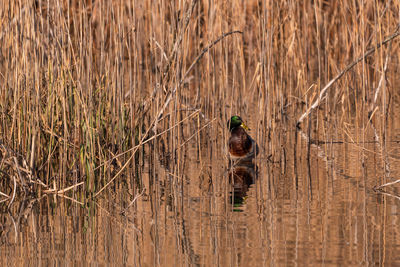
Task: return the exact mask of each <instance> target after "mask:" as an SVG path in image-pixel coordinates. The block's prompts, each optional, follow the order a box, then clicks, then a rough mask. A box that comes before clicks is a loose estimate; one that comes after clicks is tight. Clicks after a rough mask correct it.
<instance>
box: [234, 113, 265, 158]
mask: <svg viewBox="0 0 400 267" xmlns="http://www.w3.org/2000/svg"><path fill="white" fill-rule="evenodd" d="M228 129H229V131H230V133H231V136H230V137H229V142H228V146H229V156H230V158H231V159H233V160H237V159H240V160H241V161H243V160H251V159H252V158H254V156H255V155H256V154H257V153H258V146H257V143H256V141H254V140H253V138H251V137H250V135H248V134H247V132H246V130H247V131H248V130H249V128H248V127H247V126H246V124H244V122H243V120H242V118H240V117H239V116H236V115H235V116H232V117H231V119H230V120H229V121H228Z"/></svg>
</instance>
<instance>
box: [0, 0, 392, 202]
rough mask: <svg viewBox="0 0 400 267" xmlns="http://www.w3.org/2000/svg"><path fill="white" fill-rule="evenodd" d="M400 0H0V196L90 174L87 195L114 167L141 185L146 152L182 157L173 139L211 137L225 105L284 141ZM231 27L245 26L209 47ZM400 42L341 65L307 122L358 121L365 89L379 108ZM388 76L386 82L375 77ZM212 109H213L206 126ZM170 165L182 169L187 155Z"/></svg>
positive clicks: (270, 140) (366, 99)
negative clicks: (334, 116) (384, 0)
mask: <svg viewBox="0 0 400 267" xmlns="http://www.w3.org/2000/svg"><path fill="white" fill-rule="evenodd" d="M399 8H400V6H399V4H398V3H397V2H396V1H393V2H387V3H381V2H379V1H366V2H365V4H363V5H361V4H359V3H358V2H354V1H345V2H341V3H336V2H333V3H327V2H318V1H317V2H314V3H311V2H306V1H305V2H285V1H283V2H279V3H277V2H273V1H272V2H268V1H229V2H224V1H222V2H216V3H214V2H208V1H200V0H187V1H173V2H170V1H128V2H124V3H121V2H120V1H105V0H98V1H30V2H28V3H26V2H25V1H14V2H13V1H11V2H10V3H3V5H2V7H1V10H0V17H1V25H2V27H1V29H2V30H1V32H0V42H1V46H0V49H1V51H0V52H1V53H0V73H1V75H0V123H1V131H0V145H1V146H2V150H1V153H2V154H1V156H2V159H1V162H0V164H1V165H0V170H1V174H0V175H1V177H2V178H3V179H1V181H2V182H1V186H0V191H1V192H3V193H2V196H3V195H4V196H5V198H6V199H7V200H8V201H9V200H10V199H11V196H12V195H13V192H14V195H15V194H16V195H18V193H21V192H25V191H30V192H34V193H36V194H41V193H43V192H45V191H46V190H50V189H49V188H52V190H50V191H51V192H54V190H55V191H59V190H62V189H63V188H68V187H69V186H73V185H77V184H80V183H81V182H82V181H84V182H85V183H84V187H83V188H82V191H81V192H82V193H83V194H81V195H80V197H83V198H85V197H91V196H94V195H98V193H99V192H101V191H102V190H103V189H105V188H107V185H109V184H111V183H110V182H113V181H115V179H116V178H118V177H124V179H125V180H127V181H131V182H132V186H133V188H134V190H136V189H138V190H137V192H141V191H142V190H141V187H142V181H141V179H140V175H139V174H140V172H141V170H142V168H143V165H144V161H145V159H148V158H150V160H154V159H155V155H156V154H157V155H158V154H161V155H163V157H165V158H167V161H166V164H167V165H170V162H175V163H176V162H178V163H179V162H180V160H182V159H183V158H184V157H185V154H184V151H182V149H178V148H179V147H181V145H182V144H185V142H186V141H187V139H188V138H189V137H191V136H196V138H195V139H196V140H197V142H198V144H199V145H198V149H199V150H200V149H202V148H201V146H205V147H209V146H212V145H215V143H212V142H213V141H212V140H214V139H213V138H215V136H221V128H219V127H218V126H217V125H225V121H226V120H227V118H229V117H230V116H231V115H232V114H233V113H240V114H245V115H244V116H245V117H246V114H247V116H248V117H250V116H249V114H252V116H251V117H252V120H253V122H254V125H255V126H256V130H257V139H258V140H259V143H260V144H262V147H263V152H264V153H265V154H279V153H280V152H279V151H280V146H279V145H278V144H279V143H281V142H283V138H284V136H283V134H282V132H281V129H283V128H287V127H289V126H290V125H291V126H293V125H295V123H296V121H297V119H298V118H300V115H301V114H302V113H303V112H305V111H306V110H307V109H309V108H310V107H312V106H311V105H312V103H313V102H314V101H315V100H316V98H317V97H318V95H319V94H320V90H321V89H322V88H323V87H324V85H325V84H327V83H328V81H329V80H331V79H332V78H333V77H334V76H336V75H337V74H338V73H340V71H341V70H343V69H344V68H345V66H347V65H348V64H349V63H351V62H353V61H354V60H355V59H357V58H359V57H363V55H365V53H366V52H367V51H368V49H370V48H373V47H376V46H378V45H379V44H381V43H382V42H383V40H384V39H385V37H387V36H389V35H390V34H392V33H393V32H394V30H395V29H396V28H397V26H396V25H397V24H398V23H399V21H398V10H399ZM235 30H239V31H242V32H243V34H233V35H232V36H229V37H226V38H221V39H220V42H219V43H218V44H216V45H214V46H213V47H212V48H211V47H209V48H208V49H205V48H207V46H208V45H210V44H212V43H213V42H214V41H215V40H218V38H219V37H221V36H223V34H224V33H227V32H231V31H235ZM204 49H205V50H204ZM199 55H201V56H202V59H199V60H196V57H198V56H199ZM388 55H390V58H391V60H390V61H389V63H387V62H388V61H385V59H387V58H388ZM398 55H399V48H398V42H395V41H393V43H392V45H391V47H390V48H388V47H387V46H385V47H382V48H380V49H375V50H374V52H373V54H372V55H371V56H370V57H368V58H366V59H363V60H362V61H361V62H360V64H358V65H357V66H355V67H354V68H353V69H352V70H349V71H348V72H347V73H346V74H345V75H344V76H343V77H342V78H341V79H340V80H338V81H337V82H336V84H334V85H333V88H332V90H331V91H330V92H327V94H326V99H327V101H325V102H324V103H325V106H324V110H323V111H318V112H317V113H315V114H316V115H313V121H314V123H316V124H318V123H323V128H324V131H325V132H329V131H330V130H331V129H332V128H333V127H337V123H338V122H337V120H336V119H330V118H331V117H330V114H332V113H337V114H338V115H339V117H340V123H342V122H347V123H354V120H353V119H354V117H356V118H364V117H365V116H366V114H367V113H368V111H369V110H368V108H369V107H370V106H371V105H370V104H371V103H372V102H373V103H374V104H373V110H374V112H373V114H374V115H375V116H374V117H373V118H372V120H373V122H374V120H379V119H378V118H380V117H379V116H378V115H382V114H385V110H386V109H387V108H388V105H387V99H388V98H389V92H390V91H391V89H390V85H392V84H395V83H394V81H395V79H396V75H397V68H396V66H397V64H398ZM385 62H386V63H385ZM193 63H194V65H193ZM382 77H385V79H383V80H384V81H388V82H387V83H385V84H384V85H383V87H382V85H380V88H381V89H380V90H379V91H378V90H375V88H377V83H378V82H377V81H379V80H381V78H382ZM375 92H377V93H375ZM318 104H319V103H318ZM376 108H377V109H376ZM193 112H196V113H195V114H196V116H194V115H193ZM215 118H217V121H218V122H219V123H218V124H215V125H214V126H215V127H210V128H207V130H206V132H204V129H205V128H202V127H203V126H204V124H206V123H209V122H210V121H212V120H213V119H215ZM322 118H324V119H325V120H322ZM326 118H327V119H326ZM367 120H368V119H365V122H364V123H366V121H367ZM357 121H360V120H357ZM381 122H382V123H380V124H379V126H380V127H382V128H384V127H385V124H384V119H382V120H381ZM171 126H174V127H171ZM311 126H312V125H311V124H309V125H308V126H307V127H311ZM167 129H168V131H165V130H167ZM200 129H203V132H202V133H201V132H200ZM226 135H227V132H226V129H224V128H223V130H222V139H223V138H225V137H226ZM152 136H154V137H155V136H157V138H154V139H152V140H151V141H149V142H147V143H146V145H145V142H146V140H149V138H151V137H152ZM204 137H208V138H204ZM201 138H203V140H204V142H203V143H202V144H201V145H200V141H199V140H200V139H201ZM195 139H193V140H195ZM219 139H220V138H219ZM194 142H196V141H194ZM218 144H219V143H218ZM146 146H148V148H146ZM11 151H12V153H11ZM199 154H200V153H199ZM17 155H18V156H17ZM208 156H209V157H210V158H212V157H214V155H213V154H212V153H210V154H209V155H208ZM168 169H169V170H170V171H171V172H172V173H175V174H176V175H177V176H178V177H179V173H180V172H181V171H182V165H179V164H171V166H168ZM21 170H25V171H23V173H20V172H21ZM28 181H29V183H30V185H26V183H28ZM32 181H35V182H32ZM39 181H40V182H39ZM50 191H47V192H50Z"/></svg>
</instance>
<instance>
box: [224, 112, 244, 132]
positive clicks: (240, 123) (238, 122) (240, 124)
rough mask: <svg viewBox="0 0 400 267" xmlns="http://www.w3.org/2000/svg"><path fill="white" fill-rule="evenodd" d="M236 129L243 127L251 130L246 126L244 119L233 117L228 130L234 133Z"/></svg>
mask: <svg viewBox="0 0 400 267" xmlns="http://www.w3.org/2000/svg"><path fill="white" fill-rule="evenodd" d="M236 127H242V128H243V129H245V130H249V128H248V127H247V126H246V124H244V122H243V120H242V118H240V117H239V116H236V115H235V116H232V117H231V119H230V120H229V121H228V129H229V130H230V131H232V130H233V129H235V128H236Z"/></svg>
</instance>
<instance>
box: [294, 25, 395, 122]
mask: <svg viewBox="0 0 400 267" xmlns="http://www.w3.org/2000/svg"><path fill="white" fill-rule="evenodd" d="M399 35H400V31H399V28H397V29H396V31H395V32H394V33H393V34H392V35H390V36H388V37H387V38H386V39H385V40H384V41H383V42H381V43H379V44H378V45H377V46H376V47H374V48H371V49H369V50H367V51H366V52H365V54H364V55H363V56H361V57H359V58H358V59H356V60H355V61H354V62H352V63H351V64H349V65H347V67H346V68H345V69H344V70H342V71H341V72H340V73H339V74H338V75H336V77H335V78H333V79H332V80H330V81H329V82H328V83H327V84H326V85H325V87H324V88H323V89H322V90H321V92H320V94H319V96H318V98H317V100H316V101H315V102H314V103H313V104H312V105H311V106H310V107H309V108H308V109H307V111H306V112H304V113H303V114H302V115H301V116H300V118H299V119H298V120H297V123H296V125H297V127H299V126H300V123H301V122H302V121H303V120H304V118H306V117H307V116H308V115H309V114H310V112H311V111H312V110H314V109H315V108H316V107H318V106H319V105H320V103H321V101H322V100H324V98H325V96H326V93H327V91H328V89H329V88H330V87H331V86H332V85H333V84H334V83H335V82H336V81H338V80H339V79H340V78H341V77H342V76H343V75H344V74H345V73H347V72H348V71H349V70H351V69H352V68H353V67H354V66H355V65H357V64H358V63H360V62H361V61H362V60H364V59H365V58H367V57H368V56H369V55H371V54H372V53H374V52H375V51H376V50H377V49H379V48H380V47H381V46H382V45H385V44H387V43H389V42H391V41H392V40H393V39H395V38H396V37H398V36H399Z"/></svg>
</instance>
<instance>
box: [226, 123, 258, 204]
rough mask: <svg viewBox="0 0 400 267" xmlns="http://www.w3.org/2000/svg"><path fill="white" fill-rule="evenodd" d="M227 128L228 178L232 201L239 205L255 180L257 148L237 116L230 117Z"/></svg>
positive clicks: (246, 128)
mask: <svg viewBox="0 0 400 267" xmlns="http://www.w3.org/2000/svg"><path fill="white" fill-rule="evenodd" d="M228 129H229V132H230V137H229V141H228V149H229V159H230V170H229V179H230V181H231V183H232V185H233V192H232V203H233V204H234V205H235V206H237V205H238V206H240V205H242V204H243V202H244V200H245V198H246V195H247V191H248V190H249V186H250V185H251V184H253V183H254V182H255V178H256V173H257V168H256V166H255V165H254V158H255V156H256V155H257V154H258V151H259V149H258V145H257V143H256V142H255V141H254V139H253V138H251V137H250V135H248V134H247V130H249V128H248V127H247V126H246V124H245V123H244V122H243V120H242V119H241V118H240V117H239V116H232V117H231V119H230V120H229V121H228Z"/></svg>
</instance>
